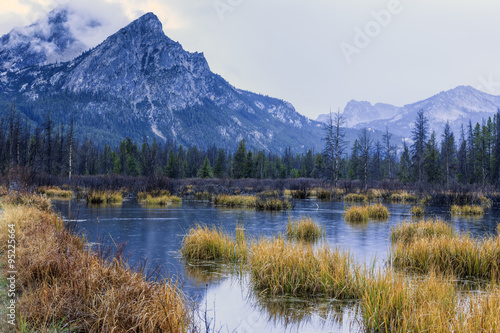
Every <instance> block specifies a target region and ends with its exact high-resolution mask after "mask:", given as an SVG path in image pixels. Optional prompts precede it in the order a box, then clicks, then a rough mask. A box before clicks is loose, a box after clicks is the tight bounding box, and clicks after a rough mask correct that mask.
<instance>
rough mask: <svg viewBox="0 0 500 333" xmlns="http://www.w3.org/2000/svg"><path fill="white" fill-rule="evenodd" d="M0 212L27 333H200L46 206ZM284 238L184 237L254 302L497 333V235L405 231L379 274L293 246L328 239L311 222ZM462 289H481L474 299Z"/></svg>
mask: <svg viewBox="0 0 500 333" xmlns="http://www.w3.org/2000/svg"><path fill="white" fill-rule="evenodd" d="M157 194H158V197H161V196H162V195H166V192H163V193H157ZM143 195H144V194H143ZM150 195H151V194H150ZM391 195H392V194H391ZM145 196H146V198H147V194H145ZM1 205H2V208H3V215H2V217H1V219H0V228H2V233H0V244H3V245H2V246H1V247H0V251H1V254H2V257H3V258H4V259H3V260H2V261H5V251H6V248H5V244H7V243H6V238H5V237H7V233H6V232H5V230H6V228H7V225H9V224H10V225H11V224H14V225H15V226H16V237H17V239H16V241H17V242H18V248H17V251H18V260H17V262H16V264H17V265H18V266H17V270H18V271H19V275H18V277H17V279H18V280H17V281H18V283H19V284H18V286H19V288H20V289H19V291H18V293H19V294H18V295H19V296H18V299H17V305H18V317H17V324H18V328H20V331H21V332H31V331H39V330H42V331H43V330H51V329H52V330H57V329H58V328H62V327H64V329H70V330H71V329H72V330H80V331H112V330H115V331H125V330H130V329H133V330H134V331H137V332H153V331H169V332H197V331H199V328H198V327H196V324H195V319H194V316H195V310H194V305H193V304H192V303H191V301H190V300H188V299H187V297H186V296H184V294H183V292H182V287H181V286H180V285H178V284H177V283H176V282H175V281H169V280H167V281H162V282H147V281H145V280H144V277H143V275H142V272H141V271H138V272H135V271H133V270H132V269H131V268H130V267H129V266H128V265H127V263H126V262H125V261H124V260H123V259H122V257H121V255H120V252H119V251H118V254H117V255H116V256H115V257H112V258H110V257H108V258H106V257H103V256H102V254H100V253H99V252H98V253H94V252H92V251H88V250H86V247H85V242H86V240H85V239H83V238H82V237H81V236H78V235H75V234H73V233H72V232H71V231H70V230H67V229H66V228H65V226H64V223H63V222H62V220H61V219H60V217H58V216H57V215H56V214H55V213H54V212H53V211H52V209H51V204H50V201H49V199H48V198H47V197H46V196H43V195H33V194H31V195H29V194H22V195H21V194H19V193H15V192H12V193H11V194H9V195H7V196H4V197H3V198H2V200H1ZM376 205H380V206H381V207H383V206H382V205H381V204H380V203H377V204H376ZM384 208H385V207H384ZM302 225H307V226H306V227H302ZM301 228H304V231H301ZM283 229H284V233H285V234H287V236H288V238H289V239H288V240H287V239H285V237H284V236H282V235H277V236H275V237H274V238H259V239H247V238H246V235H245V231H244V227H243V226H240V225H238V226H237V228H236V230H235V232H234V234H233V235H230V234H228V233H226V232H224V231H223V230H222V229H220V228H216V227H208V226H202V225H198V226H197V227H195V228H193V229H191V230H189V231H188V233H187V235H186V236H185V237H184V239H183V241H182V247H181V249H180V252H181V254H182V257H183V258H184V259H185V260H186V261H187V262H189V261H193V262H196V261H202V262H210V261H213V262H219V263H228V264H238V265H239V270H236V271H235V272H236V274H241V272H242V270H244V271H246V272H248V274H249V277H250V283H251V286H252V288H253V289H254V290H255V292H257V293H258V294H259V295H270V296H273V297H281V296H287V297H288V296H290V297H330V298H331V297H333V298H336V299H344V300H353V301H355V302H356V304H357V305H356V306H357V308H358V309H359V314H360V316H361V317H360V319H361V322H362V324H363V326H364V329H365V330H367V331H374V332H387V331H390V332H406V331H428V330H432V331H435V332H447V331H449V330H450V329H451V330H454V331H457V332H483V331H495V330H497V329H498V327H499V326H498V324H499V323H498V318H500V308H499V307H498V306H497V305H498V303H499V302H500V288H499V283H498V282H499V279H500V269H499V268H498V262H499V261H500V250H499V249H500V236H498V235H496V236H491V237H489V238H485V239H480V240H476V239H473V238H472V237H471V236H470V235H468V234H458V233H456V232H455V231H454V230H453V229H452V228H451V227H450V226H449V225H448V224H446V223H445V222H442V221H440V220H421V221H419V222H404V223H402V224H400V225H398V226H397V227H395V228H393V229H392V232H391V241H392V244H393V245H392V248H391V250H390V255H389V257H390V265H389V267H386V268H380V269H374V268H373V267H374V265H358V264H356V263H355V261H354V260H353V257H352V255H351V254H350V252H349V251H347V250H345V249H340V248H332V247H330V246H329V245H328V244H321V245H319V246H314V245H313V243H310V242H301V241H299V242H297V239H310V238H316V237H321V235H324V233H325V230H324V228H320V227H319V226H318V225H317V224H316V223H315V222H314V221H312V220H311V219H310V218H308V217H301V218H299V219H298V220H295V221H292V220H289V223H288V225H286V224H285V225H283ZM311 230H314V232H313V233H311ZM499 230H500V227H499ZM310 235H314V237H310ZM230 272H231V270H229V273H230ZM457 278H459V279H466V280H467V279H471V278H472V279H476V280H480V281H483V282H481V283H480V284H478V285H479V287H478V286H477V285H476V286H475V287H474V289H470V290H467V289H464V288H463V286H461V285H460V284H459V283H458V282H457ZM459 281H460V280H459ZM110 309H114V310H116V309H118V310H119V311H110Z"/></svg>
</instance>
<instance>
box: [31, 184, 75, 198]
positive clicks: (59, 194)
mask: <svg viewBox="0 0 500 333" xmlns="http://www.w3.org/2000/svg"><path fill="white" fill-rule="evenodd" d="M37 192H38V193H40V194H45V195H46V196H48V197H49V198H56V199H71V198H72V197H73V191H71V190H63V189H62V188H60V187H57V186H42V187H39V188H38V189H37Z"/></svg>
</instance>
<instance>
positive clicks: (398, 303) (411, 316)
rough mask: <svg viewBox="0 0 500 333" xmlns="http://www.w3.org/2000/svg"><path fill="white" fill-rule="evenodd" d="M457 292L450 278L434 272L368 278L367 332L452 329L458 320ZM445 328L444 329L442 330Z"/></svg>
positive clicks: (365, 301)
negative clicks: (420, 277) (414, 277)
mask: <svg viewBox="0 0 500 333" xmlns="http://www.w3.org/2000/svg"><path fill="white" fill-rule="evenodd" d="M457 299H458V297H457V293H456V291H455V288H454V285H453V284H452V283H451V282H450V280H446V279H440V278H437V277H436V276H435V274H431V275H430V276H428V277H426V278H425V279H424V280H423V281H418V280H408V279H405V278H404V277H403V276H401V275H397V274H395V273H393V272H392V271H390V270H389V271H386V272H381V273H378V274H375V275H374V276H373V277H372V278H369V279H366V281H365V286H364V288H363V291H362V298H361V309H362V314H363V323H364V326H365V330H366V331H367V332H401V333H403V332H438V331H439V332H448V331H449V325H450V324H451V323H453V322H454V321H456V320H457ZM442 329H443V330H442Z"/></svg>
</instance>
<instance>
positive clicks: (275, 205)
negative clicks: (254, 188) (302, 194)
mask: <svg viewBox="0 0 500 333" xmlns="http://www.w3.org/2000/svg"><path fill="white" fill-rule="evenodd" d="M255 208H256V209H257V210H270V211H280V210H288V209H291V208H292V205H291V204H290V202H289V201H288V200H286V199H285V200H281V199H276V198H266V199H265V200H257V202H256V203H255Z"/></svg>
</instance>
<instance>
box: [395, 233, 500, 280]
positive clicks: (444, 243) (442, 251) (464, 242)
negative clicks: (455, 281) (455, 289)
mask: <svg viewBox="0 0 500 333" xmlns="http://www.w3.org/2000/svg"><path fill="white" fill-rule="evenodd" d="M432 232H434V235H430V236H428V237H410V240H411V241H409V242H402V241H398V242H395V243H393V246H392V251H391V255H390V257H391V262H392V265H393V267H395V268H397V269H403V270H407V271H412V272H418V273H428V272H430V271H436V272H439V273H450V274H453V275H454V276H456V277H458V278H463V279H470V278H478V279H487V280H492V279H493V280H494V279H498V278H499V277H500V237H494V238H493V237H492V238H485V239H481V240H477V239H474V238H472V236H470V235H469V234H464V235H451V236H450V235H449V231H447V230H445V229H444V230H442V231H437V232H436V231H432ZM405 237H408V236H405ZM392 238H393V240H394V239H395V238H396V239H401V238H403V236H401V235H399V236H394V235H393V236H392Z"/></svg>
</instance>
